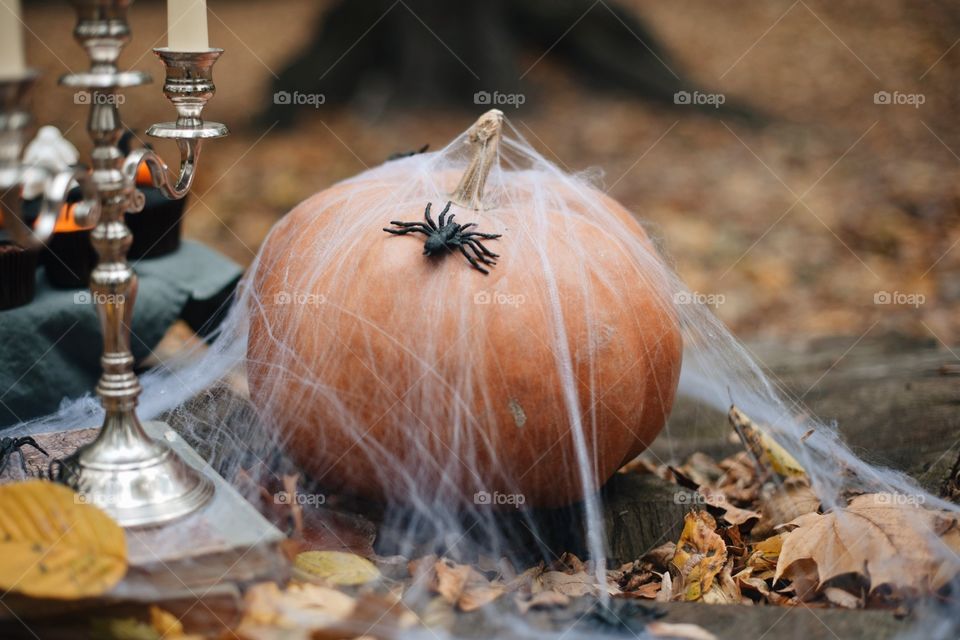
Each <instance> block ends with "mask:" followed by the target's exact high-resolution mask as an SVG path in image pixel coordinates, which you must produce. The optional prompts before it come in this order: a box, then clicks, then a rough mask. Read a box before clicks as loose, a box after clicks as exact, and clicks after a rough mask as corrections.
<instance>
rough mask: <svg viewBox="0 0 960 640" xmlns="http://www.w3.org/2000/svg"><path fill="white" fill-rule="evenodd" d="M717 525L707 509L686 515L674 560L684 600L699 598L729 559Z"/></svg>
mask: <svg viewBox="0 0 960 640" xmlns="http://www.w3.org/2000/svg"><path fill="white" fill-rule="evenodd" d="M716 528H717V523H716V521H715V520H714V519H713V516H711V515H710V514H709V513H707V512H705V511H691V512H690V513H688V514H687V515H686V517H685V518H684V524H683V532H682V533H681V534H680V541H679V542H678V543H677V550H676V553H675V554H674V556H673V560H672V561H671V562H672V564H673V566H674V567H675V568H676V570H677V571H678V572H679V575H680V578H681V584H682V585H683V592H682V593H683V599H684V600H699V599H700V598H701V597H702V596H703V594H704V593H705V592H706V591H708V590H709V589H710V586H711V585H712V584H713V580H714V578H715V577H716V575H717V574H718V573H720V571H721V570H722V569H723V566H724V565H725V564H726V562H727V547H726V545H725V544H724V542H723V538H721V537H720V536H719V535H718V534H717V532H716Z"/></svg>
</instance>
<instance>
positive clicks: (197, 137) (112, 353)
mask: <svg viewBox="0 0 960 640" xmlns="http://www.w3.org/2000/svg"><path fill="white" fill-rule="evenodd" d="M130 2H131V0H72V3H73V5H74V7H75V8H76V11H77V16H78V20H77V26H76V28H75V29H74V37H75V38H76V40H77V41H78V42H79V43H80V44H81V46H83V48H84V49H85V50H86V52H87V54H88V55H89V57H90V59H91V61H92V66H91V68H90V70H89V71H87V72H83V73H74V74H68V75H65V76H63V77H62V78H61V79H60V83H61V84H62V85H64V86H67V87H71V88H74V89H77V90H85V91H88V92H89V93H88V94H86V96H87V101H88V102H89V104H90V117H89V120H88V124H87V131H88V133H89V134H90V137H91V138H92V139H93V143H94V148H93V151H92V153H91V169H90V171H89V172H86V173H85V175H84V176H83V179H84V180H85V181H86V182H88V183H90V182H92V184H93V187H94V192H95V195H96V198H95V204H91V205H86V209H84V210H83V211H82V212H81V213H83V214H85V215H87V219H90V218H91V217H92V216H91V212H93V213H97V214H98V216H97V217H98V220H97V223H96V227H95V228H94V229H93V232H92V234H91V237H92V243H93V246H94V248H95V249H96V252H97V254H98V256H99V261H98V263H97V266H96V268H94V270H93V272H92V274H91V277H90V290H91V292H92V294H93V300H94V302H95V304H96V307H97V313H98V315H99V317H100V323H101V326H102V329H103V338H104V345H103V347H104V350H103V356H102V357H101V364H102V366H103V374H102V375H101V377H100V380H99V382H98V383H97V387H96V391H97V394H98V395H99V396H100V399H101V402H102V404H103V408H104V412H105V416H104V421H103V426H102V428H101V429H100V432H99V434H98V435H97V438H96V440H94V441H93V442H92V443H90V444H89V445H86V446H84V447H81V448H80V449H78V450H77V451H76V452H75V453H74V454H73V455H72V456H70V457H69V458H67V459H65V460H63V461H62V463H61V465H60V470H59V479H60V481H61V482H63V483H65V484H67V485H68V486H70V487H73V488H74V489H76V490H77V492H78V493H79V494H80V495H81V496H82V497H83V498H84V499H85V500H86V501H88V502H90V503H93V504H96V505H98V506H101V507H102V508H103V509H104V510H106V511H107V512H108V513H109V514H110V515H111V516H113V517H114V518H115V519H116V520H117V521H118V522H119V523H120V524H121V525H123V526H127V527H132V526H145V525H153V524H158V523H161V522H165V521H169V520H172V519H175V518H178V517H181V516H184V515H186V514H188V513H191V512H193V511H194V510H196V509H197V508H199V507H200V506H202V505H203V504H205V503H206V502H207V501H208V500H209V499H210V497H211V496H212V495H213V484H212V483H211V482H210V480H209V479H208V478H206V477H204V476H203V475H202V474H200V473H198V472H197V471H196V470H195V469H194V468H193V467H191V466H190V465H188V464H186V463H185V462H183V461H182V460H181V459H180V458H179V457H178V456H177V455H176V454H175V453H174V452H173V450H172V449H170V447H168V446H167V444H165V443H164V442H161V441H159V440H154V439H152V438H151V437H149V436H148V435H147V434H146V432H145V431H144V428H143V425H142V424H141V423H140V421H139V419H138V418H137V413H136V407H137V402H138V398H139V396H140V391H141V388H140V383H139V381H138V379H137V376H136V375H135V374H134V372H133V366H134V359H133V354H132V353H131V351H130V326H131V324H130V322H131V317H132V315H133V305H134V302H135V299H136V294H137V276H136V273H134V271H133V269H132V268H131V267H130V265H129V264H128V263H127V250H128V249H129V248H130V244H131V241H132V236H131V233H130V230H129V229H128V228H127V226H126V224H124V214H125V213H126V212H138V211H140V210H142V209H143V206H144V197H143V194H142V193H141V192H140V191H138V190H137V188H136V173H137V167H138V166H139V165H140V163H141V162H146V163H147V165H148V166H149V168H150V172H151V175H152V177H153V183H154V185H155V186H156V187H158V188H160V189H161V190H162V192H163V193H164V195H165V196H166V197H168V198H172V199H179V198H182V197H184V196H185V195H186V194H187V192H189V190H190V187H191V185H192V183H193V178H194V176H195V173H196V166H197V160H198V158H199V155H200V146H201V143H202V141H203V140H205V139H208V138H219V137H222V136H225V135H227V128H226V127H225V126H224V125H222V124H219V123H212V122H204V120H203V119H202V117H201V114H202V111H203V108H204V106H205V105H206V103H207V102H208V101H209V100H210V98H212V97H213V94H214V91H215V87H214V84H213V80H212V69H213V64H214V63H215V62H216V60H217V58H219V56H220V54H221V53H222V50H221V49H208V50H206V51H199V52H174V51H169V50H167V49H155V50H154V52H155V53H156V54H157V56H159V58H160V59H161V61H162V62H163V64H164V66H165V67H166V81H165V82H164V86H163V91H164V94H165V95H166V97H167V98H168V99H169V100H170V101H171V102H172V103H173V105H174V107H175V108H176V110H177V115H178V117H177V121H176V122H165V123H160V124H155V125H153V126H151V127H150V128H149V129H148V130H147V133H148V134H149V135H152V136H155V137H158V138H167V139H173V140H176V141H177V145H178V146H179V148H180V168H179V171H178V172H177V173H176V174H174V173H173V172H171V171H170V169H169V168H168V167H167V165H166V164H165V163H164V162H163V160H162V159H161V158H160V156H158V155H157V154H156V153H155V152H153V151H152V150H149V149H138V150H136V151H133V152H132V153H130V154H128V155H126V156H124V155H123V154H122V153H121V152H120V150H119V148H118V146H117V145H118V142H119V140H120V137H121V135H122V134H123V131H124V126H123V124H122V122H121V120H120V115H119V111H118V109H117V105H118V103H119V102H121V100H120V99H119V98H120V94H119V90H120V89H123V88H128V87H135V86H139V85H142V84H146V83H148V82H150V76H149V75H148V74H146V73H142V72H136V71H119V70H118V68H117V60H118V58H119V56H120V52H121V50H122V49H123V47H124V46H125V45H126V44H127V42H128V41H129V39H130V28H129V25H128V22H127V9H128V8H129V5H130ZM54 219H55V218H54ZM21 231H22V229H21Z"/></svg>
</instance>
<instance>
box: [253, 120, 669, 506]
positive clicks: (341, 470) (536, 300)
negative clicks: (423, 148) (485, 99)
mask: <svg viewBox="0 0 960 640" xmlns="http://www.w3.org/2000/svg"><path fill="white" fill-rule="evenodd" d="M491 119H493V121H492V124H491ZM501 120H502V114H499V112H491V113H489V114H487V115H485V116H484V118H481V120H480V121H478V123H477V125H476V126H475V128H474V130H473V142H474V143H475V144H474V146H475V147H476V148H477V152H476V155H475V156H474V158H473V161H472V162H471V163H470V167H469V168H468V169H467V172H466V174H465V175H464V177H463V179H461V180H460V182H459V185H458V178H459V177H460V176H459V173H458V172H455V171H453V170H450V169H446V168H439V169H437V170H436V171H435V172H434V173H429V172H426V173H425V171H426V170H425V169H424V166H425V165H427V166H429V163H430V161H429V160H424V159H409V160H402V161H397V162H398V166H397V167H396V168H391V167H384V168H382V169H381V170H374V171H372V172H368V173H365V174H361V175H360V176H358V177H356V178H354V179H352V180H350V181H347V182H344V183H341V184H338V185H335V186H334V187H332V188H330V189H328V190H326V191H323V192H321V193H319V194H317V195H315V196H313V197H312V198H310V199H308V200H307V201H305V202H304V203H302V204H301V205H299V206H298V207H297V208H295V209H294V210H293V211H292V212H291V213H290V214H288V215H287V216H286V217H285V218H284V219H283V220H282V221H281V222H280V223H279V224H278V225H277V226H276V227H275V229H274V230H273V232H272V233H271V234H270V236H269V237H268V239H267V241H266V243H265V245H264V247H263V249H262V252H261V255H260V258H259V260H258V262H257V264H256V265H255V267H254V269H253V272H252V276H251V279H250V280H251V282H250V285H251V293H252V295H251V296H250V300H251V303H250V304H251V312H252V313H251V321H250V327H249V329H250V332H249V337H248V343H247V344H248V347H247V349H248V350H247V372H248V380H249V384H250V392H251V398H252V400H253V402H254V404H255V405H256V406H257V407H258V409H259V410H260V413H261V415H262V417H263V418H264V420H266V421H267V422H268V423H270V424H271V425H273V427H274V428H275V429H277V430H278V433H279V434H280V435H281V436H282V437H283V439H284V440H285V442H286V443H287V450H288V451H289V453H290V454H291V456H292V457H293V459H294V460H295V461H296V462H297V463H298V464H299V465H300V466H302V467H303V468H304V469H305V470H306V471H307V472H308V473H309V474H310V475H312V476H313V477H314V478H315V479H317V480H319V481H320V482H321V483H323V484H325V485H328V486H333V487H336V488H342V489H344V490H348V491H351V492H356V493H360V494H362V495H365V496H369V497H373V498H378V499H386V500H390V501H395V500H423V499H435V498H441V499H446V498H453V499H458V500H465V501H468V502H469V501H471V500H475V501H480V502H483V501H484V500H485V499H486V498H485V497H484V495H486V496H488V497H489V498H490V501H492V502H497V499H496V498H495V496H497V495H498V494H499V495H507V496H522V498H520V499H519V500H515V502H520V503H522V504H524V505H527V506H531V505H537V506H554V505H561V504H566V503H569V502H571V501H574V500H577V499H580V498H582V497H583V494H584V491H585V489H590V490H593V489H596V488H597V487H599V486H600V485H601V484H602V483H603V482H605V481H606V480H607V479H609V478H610V476H612V475H613V474H614V473H615V472H616V470H617V469H618V468H619V467H620V466H621V465H622V464H623V463H624V462H626V461H628V460H630V459H631V458H633V457H634V456H636V455H637V454H638V453H640V451H642V450H643V449H644V448H645V447H647V446H648V445H649V444H650V442H652V441H653V439H654V438H655V437H656V436H657V434H658V433H659V432H660V430H661V429H662V427H663V425H664V423H665V421H666V418H667V415H668V413H669V411H670V408H671V406H672V403H673V397H674V393H675V390H676V386H677V381H678V377H679V372H680V363H681V351H682V341H681V336H680V331H679V327H678V321H677V317H676V314H675V312H674V309H673V307H672V305H671V304H670V297H669V294H668V293H665V288H664V287H663V286H662V285H663V282H662V278H664V277H666V276H665V275H663V274H665V273H666V269H665V267H663V265H662V263H661V262H660V261H659V259H658V258H656V257H655V254H654V252H653V250H652V247H651V245H650V243H649V240H648V239H647V236H646V235H645V233H644V231H643V230H642V228H641V227H640V225H639V224H638V223H637V222H636V220H635V219H634V218H633V216H632V215H631V214H630V213H629V212H628V211H626V210H625V209H623V208H622V207H621V206H620V205H619V204H617V203H616V202H615V201H614V200H612V199H610V198H609V197H607V196H605V195H604V194H602V193H601V192H599V191H596V190H593V189H590V188H588V187H578V186H577V185H576V184H574V183H572V182H571V179H570V178H567V177H563V176H557V177H552V176H550V175H546V176H545V175H543V173H542V172H540V173H537V172H522V171H516V172H512V171H511V172H505V173H503V174H502V176H501V183H502V189H503V190H504V191H503V193H502V195H503V197H502V198H501V200H500V202H499V204H494V205H493V206H488V207H486V208H484V209H483V210H482V211H478V210H475V209H474V206H476V205H477V204H479V203H480V202H481V201H482V198H483V190H484V182H485V181H486V175H487V172H488V171H489V170H490V167H491V165H492V164H493V163H494V160H495V158H496V146H497V143H498V141H499V137H500V129H499V127H500V122H501ZM478 131H479V132H480V135H479V139H478V135H477V132H478ZM399 163H408V164H409V166H411V167H412V166H414V165H416V167H417V168H418V170H413V169H410V170H405V169H403V168H402V167H403V165H401V164H399ZM388 164H390V163H388ZM424 185H426V186H424ZM544 189H546V190H548V191H549V194H548V195H546V196H545V195H544ZM434 190H435V191H434ZM431 192H433V193H434V194H437V193H439V194H440V195H442V194H444V193H447V194H449V193H453V194H454V195H453V196H451V199H453V200H454V201H455V204H454V205H453V207H452V208H451V210H450V213H452V214H454V215H455V216H456V221H457V222H458V223H459V224H467V223H475V224H476V225H477V227H473V229H474V230H477V229H479V230H480V231H481V232H484V233H488V234H500V237H499V238H492V239H484V240H483V241H482V242H483V243H484V245H485V246H486V247H487V248H488V249H489V250H490V251H492V252H493V253H496V254H499V256H500V257H499V258H497V259H496V265H495V266H493V265H488V266H487V270H488V271H489V275H484V274H482V273H480V271H478V270H477V269H474V268H471V266H470V264H469V263H468V262H467V260H466V259H464V257H463V256H462V255H461V254H460V252H459V251H454V252H450V253H449V254H448V255H441V256H425V255H424V251H423V249H424V240H425V238H424V235H423V234H409V235H404V236H401V237H397V236H396V235H394V234H390V233H385V232H384V229H383V228H384V227H386V226H387V225H388V223H389V222H390V221H391V220H393V221H423V219H424V217H423V216H424V207H425V205H426V202H427V201H428V200H429V199H432V200H433V203H434V211H433V216H434V221H436V215H437V213H438V211H439V209H440V206H439V205H440V204H442V200H441V199H440V198H437V197H432V198H430V197H427V196H429V194H430V193H431ZM585 194H586V197H587V198H588V200H586V201H585V200H584V197H585ZM457 201H459V202H460V203H461V204H460V205H457V204H456V202H457ZM585 202H586V204H585ZM534 208H536V211H537V213H531V211H532V210H533V209H534ZM585 208H587V209H589V211H586V210H584V209H585ZM594 214H595V215H597V216H599V217H600V218H602V219H600V220H596V219H592V218H591V216H592V215H594ZM474 255H476V253H475V252H474ZM638 256H646V257H641V258H638ZM501 501H503V500H501ZM507 502H509V501H508V500H507Z"/></svg>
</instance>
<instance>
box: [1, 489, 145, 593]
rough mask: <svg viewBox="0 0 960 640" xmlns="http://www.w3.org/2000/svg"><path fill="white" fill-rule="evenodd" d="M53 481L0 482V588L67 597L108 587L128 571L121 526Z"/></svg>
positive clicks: (111, 586) (100, 591) (102, 591)
mask: <svg viewBox="0 0 960 640" xmlns="http://www.w3.org/2000/svg"><path fill="white" fill-rule="evenodd" d="M76 497H77V494H76V493H74V492H73V491H71V490H70V489H68V488H66V487H64V486H62V485H59V484H54V483H52V482H46V481H43V480H31V481H28V482H18V483H15V484H8V485H5V486H0V589H3V590H6V591H14V592H18V593H23V594H25V595H28V596H33V597H37V598H56V599H60V600H72V599H77V598H89V597H94V596H99V595H101V594H103V593H106V592H107V591H109V590H110V589H111V588H113V586H114V585H115V584H117V582H119V581H120V579H121V578H123V576H124V574H125V573H126V571H127V543H126V538H125V537H124V533H123V529H121V528H120V526H119V525H118V524H117V523H116V522H114V521H113V520H112V519H111V518H110V517H109V516H108V515H107V514H106V513H104V512H103V511H101V510H100V509H98V508H97V507H95V506H93V505H89V504H81V503H80V502H78V501H77V500H76Z"/></svg>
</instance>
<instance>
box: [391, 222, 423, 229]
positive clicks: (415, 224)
mask: <svg viewBox="0 0 960 640" xmlns="http://www.w3.org/2000/svg"><path fill="white" fill-rule="evenodd" d="M390 224H393V225H396V226H398V227H423V228H424V229H429V228H430V227H428V226H427V225H426V224H425V223H423V222H403V221H402V220H391V221H390Z"/></svg>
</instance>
